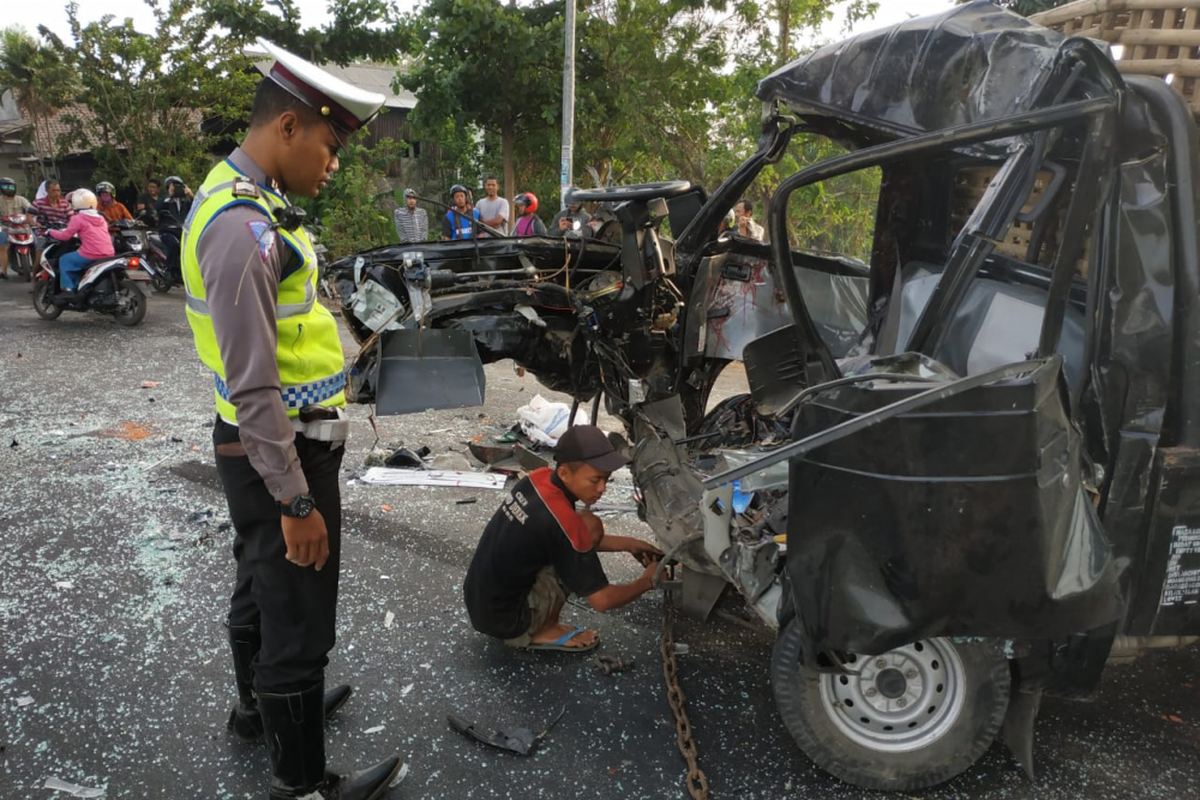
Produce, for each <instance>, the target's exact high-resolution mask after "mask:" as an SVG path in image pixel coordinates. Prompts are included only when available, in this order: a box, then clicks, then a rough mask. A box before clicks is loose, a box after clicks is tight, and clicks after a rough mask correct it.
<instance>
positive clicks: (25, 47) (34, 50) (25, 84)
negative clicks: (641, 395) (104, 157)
mask: <svg viewBox="0 0 1200 800" xmlns="http://www.w3.org/2000/svg"><path fill="white" fill-rule="evenodd" d="M75 85H76V82H75V76H74V74H73V71H72V69H71V66H70V64H68V63H67V62H65V61H64V59H63V58H62V57H61V55H60V53H59V51H58V50H57V49H55V48H53V47H50V46H48V45H45V44H43V43H42V42H39V41H38V40H37V39H35V38H34V37H33V36H31V35H30V34H29V33H27V32H26V31H25V29H24V28H20V27H10V28H5V29H4V30H3V31H0V92H2V91H6V90H7V91H11V92H12V93H13V97H14V99H15V100H16V102H17V105H18V106H19V107H20V108H21V110H22V111H23V112H24V113H25V114H26V115H27V116H28V117H29V119H30V121H31V122H32V123H33V131H32V133H33V137H34V138H35V140H36V141H35V144H36V145H37V149H38V150H41V151H43V152H52V151H53V149H54V143H53V142H51V141H50V140H49V134H48V132H47V131H46V130H45V122H46V119H47V117H49V116H50V115H51V114H53V113H54V112H55V111H56V110H58V108H59V107H61V106H63V105H66V104H67V103H69V102H70V101H71V97H72V94H73V91H74V87H75Z"/></svg>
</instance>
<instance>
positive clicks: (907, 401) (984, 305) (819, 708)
mask: <svg viewBox="0 0 1200 800" xmlns="http://www.w3.org/2000/svg"><path fill="white" fill-rule="evenodd" d="M757 95H758V98H759V99H760V100H761V101H762V104H763V115H762V133H761V138H760V142H759V147H758V150H757V152H756V153H755V154H754V155H753V156H751V157H750V158H749V159H748V160H747V161H746V162H745V163H744V164H742V165H741V166H740V167H739V168H738V169H737V170H735V171H734V173H733V174H732V175H731V176H730V177H729V178H728V179H727V180H726V181H725V182H724V183H723V184H722V185H721V186H719V187H717V188H716V190H715V191H714V192H713V193H712V194H711V196H710V195H708V194H707V192H706V191H705V190H704V189H702V188H701V187H697V186H692V185H691V184H688V183H685V182H678V181H676V182H671V183H662V184H647V185H642V186H633V187H608V188H600V189H591V190H577V191H575V192H574V200H576V201H579V202H585V203H593V204H597V205H598V214H597V218H598V219H600V220H604V222H603V225H601V226H600V229H599V230H598V231H597V236H596V237H595V238H588V239H579V238H571V237H568V238H566V239H546V238H538V237H534V238H529V239H480V240H473V241H456V242H443V243H437V244H427V245H422V246H394V247H386V248H380V249H377V250H373V251H369V252H366V253H362V254H358V255H357V256H353V257H350V258H348V259H343V260H342V261H340V262H337V263H335V264H334V265H332V267H331V274H333V275H334V276H335V278H336V284H337V286H338V290H339V292H340V295H341V297H342V300H343V304H344V311H345V312H346V318H347V320H348V321H349V322H350V324H351V325H352V327H353V329H354V331H355V334H356V335H357V336H358V338H359V340H360V341H361V342H363V344H364V348H363V352H362V354H361V356H360V358H359V359H358V361H357V363H356V364H355V367H354V374H353V375H352V385H353V387H354V389H355V390H356V392H357V399H358V400H359V401H360V402H377V403H378V404H379V405H380V407H381V408H384V407H387V408H388V409H390V410H393V411H397V412H403V411H413V410H419V409H420V408H423V407H431V406H433V405H438V406H452V405H469V404H472V403H478V402H480V400H481V398H482V392H483V386H482V370H481V365H482V364H483V363H486V362H490V361H496V360H499V359H505V358H512V359H514V360H515V361H517V362H518V363H519V364H521V365H522V366H524V367H525V368H526V369H528V370H529V371H530V372H532V373H533V374H534V375H536V376H537V377H538V378H539V379H540V380H541V381H542V382H543V383H545V384H546V385H547V386H549V387H550V388H552V389H555V390H559V391H564V392H568V393H570V394H572V395H573V396H574V397H575V398H577V400H578V401H579V402H589V401H591V402H595V403H599V402H604V403H605V406H606V408H607V409H608V410H609V411H610V413H612V414H615V415H616V416H618V417H619V418H620V419H622V420H623V421H624V423H625V425H626V427H627V437H626V438H627V440H628V449H629V452H630V454H631V455H632V458H633V462H632V465H631V468H632V471H633V474H634V477H635V480H636V482H637V486H638V489H639V495H640V498H641V499H640V511H641V514H642V516H643V518H644V519H645V520H646V522H647V523H648V524H649V525H650V527H651V528H652V529H653V531H654V534H655V536H656V537H657V539H658V541H659V544H660V545H661V546H662V548H663V549H664V550H665V551H667V552H668V553H669V554H670V555H671V556H672V557H673V558H674V559H675V560H677V561H679V562H681V563H682V564H683V565H684V566H685V568H686V569H685V578H684V581H683V602H684V607H685V610H688V611H690V612H691V613H693V614H694V615H696V616H700V617H703V616H705V615H706V614H707V613H708V612H709V611H710V610H711V608H712V606H713V604H714V603H715V602H716V600H717V598H718V597H719V595H720V594H721V592H722V590H724V589H725V587H726V586H727V585H731V586H733V587H734V588H735V589H736V591H737V592H739V593H740V594H741V595H742V597H743V598H744V600H745V602H746V604H747V605H748V607H749V608H751V609H752V610H753V611H754V612H755V613H756V614H757V616H758V618H759V619H760V620H761V621H762V623H763V624H764V625H766V626H769V627H771V628H774V629H777V631H778V640H777V645H776V648H775V652H774V658H773V663H772V664H771V665H770V672H771V679H772V684H773V686H774V691H775V697H776V701H777V705H778V707H779V711H780V715H781V717H782V719H783V722H784V724H785V725H786V726H787V728H788V729H789V731H790V732H791V733H792V735H793V736H794V738H795V739H796V741H797V743H798V744H799V745H800V746H801V747H802V748H803V749H804V751H805V752H806V753H807V754H808V755H809V756H810V757H811V758H813V760H814V761H816V762H817V763H818V764H819V765H820V766H822V767H823V768H825V769H826V770H828V771H830V772H832V773H833V774H835V775H837V776H838V777H840V778H842V779H843V780H846V781H849V782H851V783H854V784H857V785H860V786H863V787H867V788H873V789H893V790H916V789H920V788H923V787H927V786H930V785H933V784H936V783H939V782H942V781H945V780H947V779H949V778H951V777H953V776H954V775H957V774H959V773H961V772H962V771H964V770H966V769H967V768H969V767H970V766H971V764H972V763H974V761H975V760H976V759H978V758H979V757H980V755H982V753H983V752H984V751H985V750H986V749H987V748H988V747H989V746H990V745H991V743H992V742H993V740H994V739H995V738H997V737H998V736H1001V735H1002V736H1003V738H1004V740H1005V742H1006V743H1007V744H1008V745H1009V746H1010V748H1011V749H1012V750H1013V752H1014V753H1015V754H1016V756H1017V758H1018V759H1019V760H1020V762H1021V763H1022V764H1023V765H1024V767H1025V768H1026V769H1027V770H1029V771H1030V772H1032V769H1033V763H1032V746H1031V743H1032V736H1033V728H1034V720H1035V718H1036V715H1037V708H1038V704H1039V700H1040V698H1041V696H1042V695H1044V694H1047V693H1050V694H1056V695H1065V696H1083V695H1087V694H1088V693H1090V692H1091V691H1092V690H1093V689H1094V688H1095V687H1096V684H1097V682H1098V680H1099V678H1100V675H1101V672H1102V670H1103V669H1104V667H1105V665H1106V663H1110V662H1112V661H1114V660H1121V659H1129V658H1131V657H1133V656H1135V655H1137V654H1138V653H1139V652H1141V651H1143V650H1145V649H1148V648H1152V647H1169V646H1184V645H1187V644H1189V643H1191V642H1193V641H1195V637H1196V636H1197V635H1200V451H1198V449H1197V447H1198V445H1200V385H1198V384H1200V364H1198V363H1197V362H1198V360H1200V309H1198V308H1197V305H1198V303H1200V254H1198V240H1197V231H1196V210H1197V197H1196V185H1197V180H1196V177H1197V170H1196V167H1197V155H1198V152H1197V136H1196V128H1195V124H1194V121H1193V118H1192V116H1191V113H1190V112H1189V110H1188V109H1187V107H1186V106H1185V104H1184V103H1183V101H1182V99H1181V98H1180V97H1179V96H1178V95H1177V94H1176V93H1175V92H1174V91H1173V90H1172V89H1171V88H1170V87H1169V86H1168V85H1167V84H1165V83H1164V82H1162V81H1158V80H1155V79H1152V78H1141V77H1124V76H1122V75H1121V74H1120V73H1119V72H1118V71H1117V69H1116V67H1115V66H1114V63H1113V61H1112V60H1111V59H1110V57H1109V54H1108V53H1107V52H1106V50H1105V49H1103V46H1102V45H1100V44H1098V43H1097V42H1094V41H1091V40H1087V39H1082V38H1064V37H1063V36H1062V35H1061V34H1058V33H1056V32H1053V31H1050V30H1047V29H1045V28H1041V27H1039V26H1037V25H1035V24H1033V23H1031V22H1030V21H1028V20H1026V19H1024V18H1022V17H1019V16H1017V15H1015V14H1012V13H1009V12H1006V11H1002V10H1000V9H997V8H996V7H994V6H991V5H989V4H986V3H973V4H969V5H964V6H958V7H956V8H954V9H953V10H951V11H948V12H946V13H944V14H942V15H940V16H936V17H929V18H923V19H915V20H910V21H908V22H905V23H903V24H900V25H897V26H894V27H892V28H888V29H885V30H881V31H877V32H873V33H869V34H864V35H860V36H857V37H855V38H853V39H850V40H847V41H845V42H842V43H838V44H834V45H830V46H828V47H825V48H822V49H820V50H818V51H816V52H814V53H812V54H811V55H808V56H806V57H804V58H802V59H800V60H798V61H796V62H794V63H792V64H789V65H787V66H785V67H783V68H781V69H780V70H778V71H777V72H775V73H774V74H772V75H769V76H767V77H766V78H764V79H763V80H762V81H761V83H760V84H759V86H758V90H757ZM811 134H816V135H821V136H825V137H828V138H829V139H831V140H833V141H835V142H837V143H839V144H841V145H842V146H843V147H844V148H845V149H846V152H845V154H844V155H840V156H838V157H835V158H832V159H829V160H827V161H823V162H820V163H817V164H813V165H811V166H808V167H807V168H805V169H802V170H801V171H799V172H797V173H796V174H793V175H790V176H787V177H785V178H784V179H783V181H782V182H781V183H780V185H779V187H778V189H777V190H776V192H775V193H774V196H773V197H772V198H771V202H770V204H769V208H768V209H767V231H768V241H769V243H768V244H763V243H758V242H751V241H748V240H745V239H741V238H739V237H737V236H735V235H731V234H730V233H729V232H721V231H720V223H721V220H722V219H723V218H724V216H725V214H726V212H727V211H728V210H729V209H730V208H731V207H732V206H733V205H734V203H736V202H737V201H738V200H739V199H741V197H742V195H743V194H744V193H745V192H746V190H747V189H748V188H749V187H750V186H751V184H752V183H753V182H754V181H755V179H756V178H757V177H758V176H759V175H760V173H761V172H762V171H763V169H764V168H765V167H767V166H769V165H772V164H776V163H778V162H779V160H780V157H781V156H782V154H783V153H785V152H786V151H787V149H788V147H789V145H790V144H791V142H792V140H793V137H796V136H799V135H811ZM860 170H878V171H879V175H880V181H879V189H878V197H877V203H876V213H875V227H874V239H873V242H872V245H871V248H870V256H869V259H864V260H857V259H855V258H853V257H851V256H850V254H831V253H819V252H813V251H810V250H807V249H805V247H804V242H803V241H797V240H796V236H795V235H794V233H793V230H792V228H791V226H790V225H789V209H790V208H794V198H795V197H797V196H798V194H797V193H798V192H801V191H802V190H803V189H805V188H806V187H811V186H814V185H817V184H821V183H823V182H826V181H831V180H835V179H837V178H839V177H841V176H846V175H850V174H853V173H855V172H857V171H860ZM667 220H669V223H670V224H669V228H670V231H672V232H673V236H671V237H668V236H666V235H663V234H662V233H660V227H661V225H662V223H663V222H664V221H667ZM426 354H428V355H430V356H431V357H430V358H425V357H424V355H426ZM735 361H740V362H742V363H743V364H744V365H745V370H746V375H747V378H748V383H749V389H750V392H749V394H748V395H741V396H737V397H734V398H730V399H729V400H726V401H724V402H722V403H720V404H718V405H717V406H716V407H714V408H712V409H709V408H708V399H709V394H710V392H711V390H712V386H713V383H714V381H715V380H716V378H717V376H718V375H719V374H720V372H721V371H722V370H723V369H724V368H725V367H726V366H727V365H729V364H730V363H731V362H735ZM443 369H444V370H445V371H444V372H441V371H440V370H443ZM439 375H444V376H446V378H447V379H446V380H444V381H440V382H438V381H439ZM422 381H423V382H425V383H426V384H429V383H430V382H431V381H432V382H434V383H435V384H436V385H434V384H431V385H428V386H421V387H420V392H419V393H418V394H419V395H420V396H419V397H418V398H417V399H416V400H414V399H413V397H411V396H409V395H408V394H406V393H407V392H410V391H414V387H416V386H417V382H422ZM435 389H436V391H435ZM425 395H429V396H425ZM434 395H437V396H436V397H435V396H434Z"/></svg>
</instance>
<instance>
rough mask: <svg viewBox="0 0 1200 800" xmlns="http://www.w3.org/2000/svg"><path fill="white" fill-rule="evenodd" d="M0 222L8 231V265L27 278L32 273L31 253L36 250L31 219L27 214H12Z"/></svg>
mask: <svg viewBox="0 0 1200 800" xmlns="http://www.w3.org/2000/svg"><path fill="white" fill-rule="evenodd" d="M0 222H3V223H4V227H5V229H6V230H7V231H8V263H10V264H12V265H13V269H15V270H16V271H17V274H18V275H20V276H21V277H22V278H28V277H29V275H30V273H31V272H33V252H34V250H35V249H36V248H35V246H34V236H33V217H32V216H30V215H29V214H12V215H10V216H7V217H4V218H3V219H2V220H0Z"/></svg>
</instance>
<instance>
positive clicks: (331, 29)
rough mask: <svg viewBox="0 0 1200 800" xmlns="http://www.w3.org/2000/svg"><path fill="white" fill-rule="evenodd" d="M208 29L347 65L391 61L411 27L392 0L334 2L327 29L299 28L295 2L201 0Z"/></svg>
mask: <svg viewBox="0 0 1200 800" xmlns="http://www.w3.org/2000/svg"><path fill="white" fill-rule="evenodd" d="M202 4H203V9H204V17H205V20H206V21H207V23H208V24H209V25H217V26H220V27H222V28H224V29H225V30H228V31H229V32H230V36H231V37H232V38H233V40H234V41H236V42H239V43H242V44H253V42H254V40H255V39H256V38H257V37H259V36H261V37H263V38H265V39H268V40H270V41H271V42H274V43H275V44H277V45H279V46H280V47H282V48H284V49H286V50H290V51H292V52H294V53H296V54H298V55H301V56H304V57H305V58H307V59H308V60H310V61H312V62H314V63H317V64H323V63H326V62H333V63H334V64H340V65H342V66H345V65H347V64H349V63H350V62H352V61H354V60H356V59H367V60H370V61H380V62H387V63H391V62H394V61H395V60H396V57H397V55H398V54H399V52H400V50H401V48H402V46H403V44H404V42H405V40H406V36H407V33H406V29H405V27H404V25H403V23H402V20H401V16H400V13H399V11H398V10H397V8H396V4H395V3H394V2H390V1H389V0H341V1H340V2H339V1H338V0H331V1H330V2H329V4H328V9H329V13H330V14H331V15H332V17H333V19H332V20H331V21H330V22H329V23H328V24H327V25H325V26H324V27H322V28H312V27H310V28H304V29H302V28H301V27H300V10H299V9H298V8H297V7H296V4H295V2H294V0H202Z"/></svg>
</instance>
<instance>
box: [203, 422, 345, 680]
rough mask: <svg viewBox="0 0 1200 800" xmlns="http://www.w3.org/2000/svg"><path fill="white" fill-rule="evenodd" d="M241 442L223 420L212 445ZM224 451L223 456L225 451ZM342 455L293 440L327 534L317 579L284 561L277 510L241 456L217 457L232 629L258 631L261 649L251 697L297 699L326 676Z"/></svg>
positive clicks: (337, 555) (334, 598)
mask: <svg viewBox="0 0 1200 800" xmlns="http://www.w3.org/2000/svg"><path fill="white" fill-rule="evenodd" d="M238 442H239V439H238V429H237V427H236V426H233V425H230V424H228V423H226V422H224V421H222V420H221V419H219V418H218V419H217V423H216V426H215V427H214V428H213V445H214V446H216V447H219V446H220V445H234V444H236V443H238ZM226 449H227V448H226ZM344 450H345V448H343V447H338V448H337V449H335V450H331V449H330V448H329V444H328V443H327V442H317V441H310V440H308V439H305V438H304V437H303V436H300V435H297V436H296V452H297V454H298V455H299V456H300V465H301V468H302V469H303V470H304V477H305V478H306V479H307V481H308V489H309V493H310V494H311V495H312V496H313V499H314V500H315V501H316V503H317V510H318V511H320V512H321V516H323V517H324V518H325V525H326V527H327V528H328V530H329V561H328V562H326V564H325V567H324V568H323V569H322V570H321V571H320V572H317V571H316V570H315V569H314V568H313V567H299V566H296V565H295V564H292V563H291V562H289V561H288V560H287V557H286V556H287V545H286V543H285V542H284V540H283V528H282V527H281V526H280V523H279V505H278V503H276V502H275V498H273V497H272V496H271V493H270V492H268V491H267V487H266V484H265V483H264V482H263V480H262V478H261V477H259V474H258V472H257V471H256V470H255V469H254V467H253V466H252V465H251V464H250V459H249V458H248V457H247V456H245V455H222V454H221V453H220V452H218V453H217V456H216V458H217V474H218V475H219V476H220V478H221V484H222V486H224V488H225V499H226V500H227V501H228V502H229V517H230V519H231V520H232V522H233V527H234V531H235V532H236V533H235V536H234V541H233V557H234V558H235V559H237V580H236V582H235V584H234V587H233V597H232V598H231V601H230V608H229V624H230V625H258V626H259V627H260V629H261V632H262V649H261V650H259V652H258V655H257V656H256V657H255V659H254V688H255V691H257V692H260V693H261V692H271V693H277V694H286V693H290V692H298V691H302V690H304V689H306V688H308V687H310V686H312V685H313V684H315V683H317V682H318V681H320V680H322V679H323V678H324V675H325V666H326V664H328V663H329V659H328V657H327V656H328V653H329V651H330V650H331V649H333V642H334V625H335V617H336V610H337V592H338V572H339V565H340V560H341V549H342V548H341V544H342V541H341V530H342V499H341V486H340V485H339V483H338V471H339V469H340V468H341V464H342V454H343V452H344Z"/></svg>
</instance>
